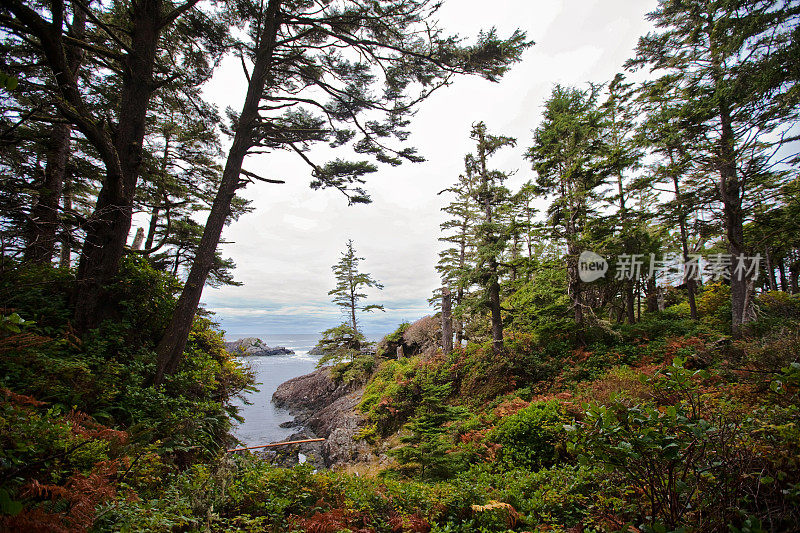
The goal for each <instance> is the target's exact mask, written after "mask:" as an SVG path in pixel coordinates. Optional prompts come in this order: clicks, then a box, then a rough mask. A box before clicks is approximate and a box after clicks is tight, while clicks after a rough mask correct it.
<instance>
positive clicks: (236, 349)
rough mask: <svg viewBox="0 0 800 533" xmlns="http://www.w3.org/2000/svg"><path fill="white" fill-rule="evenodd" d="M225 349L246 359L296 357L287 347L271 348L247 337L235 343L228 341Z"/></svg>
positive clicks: (262, 342) (254, 338) (260, 341)
mask: <svg viewBox="0 0 800 533" xmlns="http://www.w3.org/2000/svg"><path fill="white" fill-rule="evenodd" d="M225 349H226V350H228V353H230V354H231V355H239V356H246V357H263V356H271V355H294V350H290V349H289V348H286V347H285V346H275V347H274V348H270V347H269V346H267V344H266V343H265V342H264V341H262V340H261V339H259V338H257V337H245V338H244V339H239V340H235V341H226V342H225Z"/></svg>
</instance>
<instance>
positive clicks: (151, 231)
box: [144, 205, 161, 250]
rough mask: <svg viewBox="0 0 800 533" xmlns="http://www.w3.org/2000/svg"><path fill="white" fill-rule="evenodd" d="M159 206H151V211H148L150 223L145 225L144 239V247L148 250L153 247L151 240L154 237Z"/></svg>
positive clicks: (152, 240) (153, 239)
mask: <svg viewBox="0 0 800 533" xmlns="http://www.w3.org/2000/svg"><path fill="white" fill-rule="evenodd" d="M160 211H161V210H160V208H159V206H157V205H154V206H153V211H152V212H151V213H150V224H149V226H148V227H147V239H146V240H145V241H144V249H145V250H149V249H151V248H152V247H153V242H154V241H155V239H156V229H157V228H158V215H159V214H160Z"/></svg>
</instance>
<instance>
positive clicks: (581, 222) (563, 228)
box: [526, 85, 605, 324]
mask: <svg viewBox="0 0 800 533" xmlns="http://www.w3.org/2000/svg"><path fill="white" fill-rule="evenodd" d="M598 92H599V91H598V88H597V87H594V86H593V87H591V88H590V89H588V90H585V91H582V90H579V89H575V88H567V87H562V86H560V85H557V86H556V87H555V89H553V93H552V95H551V97H550V99H549V100H548V101H547V102H546V104H545V112H544V120H543V122H542V123H541V124H540V125H539V127H538V128H536V131H535V132H534V139H533V141H534V144H533V146H532V147H531V148H529V149H528V151H527V153H526V157H527V158H528V159H529V160H530V161H531V162H532V164H533V169H534V170H535V171H536V173H537V179H536V184H537V186H538V188H539V190H540V191H542V192H543V193H545V194H548V195H552V196H553V202H552V204H551V206H550V210H549V215H550V220H551V225H552V228H553V231H554V239H557V240H563V241H564V242H565V243H566V251H567V253H566V263H567V272H568V292H569V297H570V301H571V303H572V308H573V313H574V316H575V322H576V323H578V324H582V323H583V321H584V316H585V309H584V308H585V306H586V302H585V299H584V297H583V295H582V292H583V287H582V286H581V281H580V279H579V277H578V256H579V254H580V252H581V251H582V250H581V244H582V240H581V236H582V233H583V232H584V230H585V229H586V228H587V226H588V222H589V213H590V208H591V204H592V203H593V201H594V200H595V198H596V191H595V189H596V188H597V187H598V186H599V185H601V184H602V183H603V182H604V179H605V175H604V173H603V172H602V169H601V168H599V166H598V161H599V158H600V157H601V153H602V144H601V139H600V133H601V131H602V121H603V116H602V112H601V111H600V109H599V108H598V105H597V97H598Z"/></svg>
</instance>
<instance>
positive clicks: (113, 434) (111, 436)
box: [64, 410, 128, 444]
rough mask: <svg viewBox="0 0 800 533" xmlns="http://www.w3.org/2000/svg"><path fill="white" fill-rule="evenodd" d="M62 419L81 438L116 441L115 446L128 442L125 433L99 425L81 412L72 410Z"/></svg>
mask: <svg viewBox="0 0 800 533" xmlns="http://www.w3.org/2000/svg"><path fill="white" fill-rule="evenodd" d="M64 419H65V420H67V421H68V422H70V425H71V428H72V433H73V434H75V435H80V436H81V437H86V438H89V439H99V440H107V441H109V442H113V441H116V443H117V444H124V443H126V442H127V440H128V433H127V432H125V431H120V430H118V429H112V428H110V427H107V426H104V425H102V424H99V423H97V422H95V421H94V420H93V419H92V418H91V417H90V416H89V415H87V414H86V413H83V412H81V411H75V410H72V411H70V412H69V413H67V414H66V415H65V416H64Z"/></svg>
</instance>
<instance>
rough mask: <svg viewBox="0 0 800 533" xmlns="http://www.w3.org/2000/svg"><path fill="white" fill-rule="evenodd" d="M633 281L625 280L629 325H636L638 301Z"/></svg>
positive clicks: (626, 309) (626, 312)
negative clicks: (634, 292)
mask: <svg viewBox="0 0 800 533" xmlns="http://www.w3.org/2000/svg"><path fill="white" fill-rule="evenodd" d="M633 284H634V281H633V280H632V279H629V280H625V314H626V316H627V318H628V324H635V323H636V300H635V298H634V294H633Z"/></svg>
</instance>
